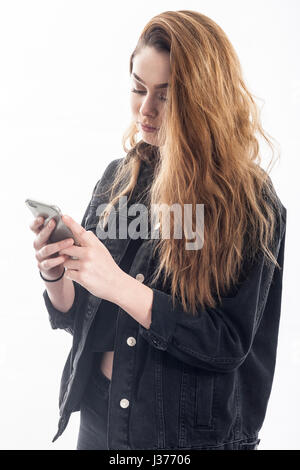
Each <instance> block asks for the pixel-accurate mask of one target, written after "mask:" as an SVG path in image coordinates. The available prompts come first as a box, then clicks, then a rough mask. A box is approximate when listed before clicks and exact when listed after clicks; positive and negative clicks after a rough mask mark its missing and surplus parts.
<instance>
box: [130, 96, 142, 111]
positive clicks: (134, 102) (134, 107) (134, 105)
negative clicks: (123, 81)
mask: <svg viewBox="0 0 300 470" xmlns="http://www.w3.org/2000/svg"><path fill="white" fill-rule="evenodd" d="M130 107H131V112H132V113H133V114H137V113H138V112H139V109H140V107H141V100H140V97H139V96H135V95H134V93H131V96H130Z"/></svg>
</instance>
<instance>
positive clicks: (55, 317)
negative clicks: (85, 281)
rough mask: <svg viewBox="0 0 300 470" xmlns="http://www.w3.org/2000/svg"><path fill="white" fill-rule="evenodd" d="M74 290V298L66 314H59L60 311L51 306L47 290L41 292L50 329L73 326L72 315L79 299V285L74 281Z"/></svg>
mask: <svg viewBox="0 0 300 470" xmlns="http://www.w3.org/2000/svg"><path fill="white" fill-rule="evenodd" d="M74 288H75V297H74V302H73V305H72V307H71V308H70V309H69V310H68V311H67V312H61V311H60V310H57V309H56V308H55V307H54V306H53V305H52V302H51V300H50V298H49V296H48V292H47V289H45V290H44V292H43V298H44V302H45V305H46V308H47V310H48V313H49V321H50V324H51V327H52V328H53V329H56V328H61V329H68V328H71V330H72V326H73V322H74V314H75V311H76V307H77V303H78V298H79V285H78V284H77V283H76V282H75V281H74Z"/></svg>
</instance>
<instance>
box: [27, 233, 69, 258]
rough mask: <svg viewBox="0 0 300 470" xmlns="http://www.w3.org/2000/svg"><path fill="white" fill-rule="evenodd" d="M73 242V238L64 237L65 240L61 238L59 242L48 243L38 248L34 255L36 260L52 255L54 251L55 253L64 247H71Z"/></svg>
mask: <svg viewBox="0 0 300 470" xmlns="http://www.w3.org/2000/svg"><path fill="white" fill-rule="evenodd" d="M73 243H74V240H73V238H66V239H65V240H61V241H59V242H55V243H48V244H46V245H44V246H42V248H40V249H39V250H38V251H37V252H36V254H35V256H36V259H37V260H38V261H42V260H43V259H45V258H48V257H49V256H51V255H53V254H54V253H57V252H58V251H59V250H62V249H64V248H66V247H71V246H72V245H73Z"/></svg>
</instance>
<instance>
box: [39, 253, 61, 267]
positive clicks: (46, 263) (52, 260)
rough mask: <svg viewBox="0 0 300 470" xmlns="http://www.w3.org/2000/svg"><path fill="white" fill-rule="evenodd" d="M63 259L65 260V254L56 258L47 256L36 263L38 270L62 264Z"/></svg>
mask: <svg viewBox="0 0 300 470" xmlns="http://www.w3.org/2000/svg"><path fill="white" fill-rule="evenodd" d="M64 261H66V258H65V256H58V257H57V258H48V259H45V260H43V261H41V262H40V263H38V267H39V269H40V270H45V269H47V270H48V269H51V268H55V266H58V265H59V264H62V263H63V262H64Z"/></svg>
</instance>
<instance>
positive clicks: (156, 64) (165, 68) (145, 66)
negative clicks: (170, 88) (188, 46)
mask: <svg viewBox="0 0 300 470" xmlns="http://www.w3.org/2000/svg"><path fill="white" fill-rule="evenodd" d="M170 72H171V70H170V54H169V53H168V52H158V51H156V50H155V49H154V48H153V47H145V48H143V49H142V50H141V51H140V52H139V53H138V54H137V55H136V56H135V57H134V59H133V67H132V73H135V74H136V75H138V76H139V77H140V78H142V80H144V82H145V83H146V85H148V86H155V85H158V84H159V83H165V82H168V80H169V77H170Z"/></svg>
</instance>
